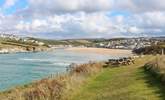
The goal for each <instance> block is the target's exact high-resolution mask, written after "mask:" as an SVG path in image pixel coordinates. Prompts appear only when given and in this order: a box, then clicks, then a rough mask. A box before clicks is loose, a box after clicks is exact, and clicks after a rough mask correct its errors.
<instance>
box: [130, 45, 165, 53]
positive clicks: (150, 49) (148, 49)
mask: <svg viewBox="0 0 165 100" xmlns="http://www.w3.org/2000/svg"><path fill="white" fill-rule="evenodd" d="M162 49H164V51H165V45H153V46H148V47H144V48H139V49H135V50H133V52H134V53H136V54H145V55H146V54H161V53H162Z"/></svg>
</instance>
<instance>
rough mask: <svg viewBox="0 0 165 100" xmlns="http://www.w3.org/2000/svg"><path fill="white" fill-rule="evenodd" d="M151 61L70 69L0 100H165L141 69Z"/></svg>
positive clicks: (147, 58)
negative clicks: (64, 73) (112, 66)
mask: <svg viewBox="0 0 165 100" xmlns="http://www.w3.org/2000/svg"><path fill="white" fill-rule="evenodd" d="M153 59H155V57H153V56H145V57H143V58H139V59H136V62H135V64H134V65H129V66H121V67H114V68H104V69H103V65H104V64H103V63H93V62H90V63H89V64H81V65H72V66H71V68H70V70H69V73H68V74H66V75H60V76H55V77H53V76H52V77H51V78H46V79H43V80H40V81H38V82H34V83H32V84H30V85H26V86H23V87H18V88H14V89H13V90H9V91H6V92H2V93H0V99H2V100H165V87H164V86H163V85H162V84H161V82H160V81H159V80H158V79H156V78H155V77H153V75H152V74H150V72H149V71H146V70H144V67H143V66H144V65H145V63H146V62H148V61H152V60H153ZM159 65H160V64H159Z"/></svg>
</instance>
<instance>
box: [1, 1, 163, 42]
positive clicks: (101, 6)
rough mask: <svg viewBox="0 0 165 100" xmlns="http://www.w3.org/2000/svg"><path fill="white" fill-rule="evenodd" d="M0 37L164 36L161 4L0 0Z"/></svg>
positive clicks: (148, 2) (142, 2)
mask: <svg viewBox="0 0 165 100" xmlns="http://www.w3.org/2000/svg"><path fill="white" fill-rule="evenodd" d="M0 33H6V34H15V35H22V36H30V37H39V38H51V39H66V38H114V37H139V36H147V37H148V36H149V37H151V36H165V0H0Z"/></svg>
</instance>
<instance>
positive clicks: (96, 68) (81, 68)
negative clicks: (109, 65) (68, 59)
mask: <svg viewBox="0 0 165 100" xmlns="http://www.w3.org/2000/svg"><path fill="white" fill-rule="evenodd" d="M102 66H103V63H96V62H89V63H88V64H80V65H75V64H73V65H71V66H70V68H69V70H68V73H65V74H63V75H56V76H51V77H50V78H46V79H42V80H40V81H37V82H34V83H32V84H30V85H26V86H23V87H18V88H15V89H12V90H9V91H6V92H3V93H0V98H1V99H3V100H67V99H68V97H69V96H71V94H72V92H73V91H74V90H75V89H77V88H79V87H80V86H81V85H82V84H83V83H84V82H85V81H86V80H87V78H88V77H89V76H91V75H94V74H96V73H98V72H100V71H101V70H102Z"/></svg>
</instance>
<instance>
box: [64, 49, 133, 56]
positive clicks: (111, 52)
mask: <svg viewBox="0 0 165 100" xmlns="http://www.w3.org/2000/svg"><path fill="white" fill-rule="evenodd" d="M66 50H68V51H74V52H83V53H85V52H86V53H97V54H103V55H112V56H117V55H123V56H132V55H133V54H132V50H123V49H106V48H79V47H73V48H67V49H66Z"/></svg>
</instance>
